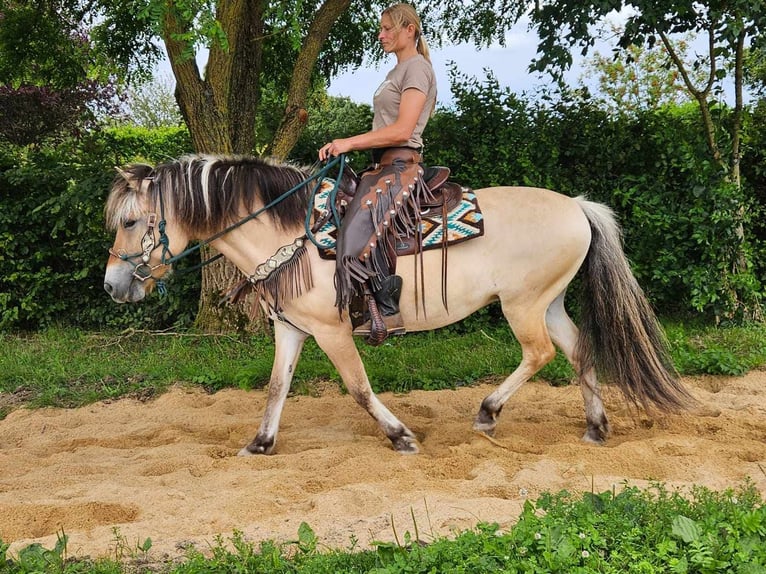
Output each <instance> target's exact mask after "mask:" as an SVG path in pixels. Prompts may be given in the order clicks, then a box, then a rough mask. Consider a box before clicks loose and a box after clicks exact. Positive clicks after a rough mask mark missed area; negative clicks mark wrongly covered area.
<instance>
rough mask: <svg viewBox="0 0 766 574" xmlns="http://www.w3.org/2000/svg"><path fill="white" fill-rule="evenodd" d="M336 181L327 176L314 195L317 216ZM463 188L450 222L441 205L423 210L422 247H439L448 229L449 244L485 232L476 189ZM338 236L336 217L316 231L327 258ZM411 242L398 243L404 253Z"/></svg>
mask: <svg viewBox="0 0 766 574" xmlns="http://www.w3.org/2000/svg"><path fill="white" fill-rule="evenodd" d="M334 184H335V182H333V181H328V180H325V181H324V182H323V183H322V185H321V186H319V189H318V190H317V192H316V193H315V195H314V220H315V221H316V220H317V219H318V218H319V217H321V214H322V213H324V212H325V211H326V209H327V208H326V206H327V199H328V197H329V196H330V193H331V192H332V190H333V186H334ZM462 189H463V198H462V199H461V201H460V203H458V204H457V206H456V207H455V208H454V209H452V211H450V212H449V213H448V214H447V222H446V225H445V222H444V221H443V219H444V218H443V217H442V212H441V209H440V208H436V209H431V210H428V211H426V212H423V213H421V216H420V217H421V223H420V229H421V233H422V242H421V245H422V248H423V250H424V251H425V250H427V249H436V248H441V247H442V241H443V237H444V233H445V228H446V233H447V245H452V244H454V243H460V242H461V241H467V240H469V239H473V238H474V237H480V236H482V235H484V218H483V216H482V214H481V209H480V208H479V201H478V198H477V197H476V194H475V193H474V192H473V190H471V189H468V188H467V187H464V188H462ZM337 238H338V229H337V227H336V226H335V224H334V223H333V221H328V222H327V223H325V224H324V225H323V226H322V227H321V228H320V229H318V230H317V231H316V232H315V233H314V238H313V239H314V243H315V244H316V245H317V247H318V248H319V255H320V257H322V258H323V259H335V242H336V241H337ZM410 247H411V246H410V244H409V243H407V242H404V243H402V244H401V249H400V246H397V252H399V254H400V255H402V254H406V253H408V252H410V253H411V252H412V250H411V249H407V248H410Z"/></svg>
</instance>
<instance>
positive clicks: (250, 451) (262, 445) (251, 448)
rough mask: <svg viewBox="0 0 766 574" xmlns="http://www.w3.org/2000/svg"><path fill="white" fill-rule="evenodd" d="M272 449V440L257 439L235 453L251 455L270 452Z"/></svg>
mask: <svg viewBox="0 0 766 574" xmlns="http://www.w3.org/2000/svg"><path fill="white" fill-rule="evenodd" d="M273 450H274V440H273V439H272V440H269V441H259V440H257V439H256V440H254V441H253V442H251V443H250V444H249V445H247V446H246V447H245V448H243V449H242V450H240V451H239V452H238V453H237V456H253V455H256V454H271V452H272V451H273Z"/></svg>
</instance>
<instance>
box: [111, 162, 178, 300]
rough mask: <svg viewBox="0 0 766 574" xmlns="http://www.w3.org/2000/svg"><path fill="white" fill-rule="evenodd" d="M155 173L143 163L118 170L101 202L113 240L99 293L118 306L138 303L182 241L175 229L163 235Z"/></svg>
mask: <svg viewBox="0 0 766 574" xmlns="http://www.w3.org/2000/svg"><path fill="white" fill-rule="evenodd" d="M155 175H156V172H155V171H154V169H153V168H152V167H151V166H149V165H144V164H134V165H130V166H127V167H125V168H118V169H117V176H116V178H115V180H114V183H113V184H112V189H111V192H110V193H109V197H108V199H107V203H106V208H105V210H104V216H105V221H106V224H107V227H108V228H109V229H110V230H112V231H114V232H115V239H114V244H113V245H112V247H111V248H110V249H109V260H108V262H107V265H106V274H105V276H104V289H105V290H106V292H107V293H109V295H110V296H111V297H112V299H113V300H114V301H116V302H118V303H128V302H130V303H132V302H136V301H141V300H142V299H143V298H144V297H145V296H146V295H147V293H150V292H151V291H152V290H153V289H154V288H155V287H156V286H157V282H158V281H159V280H160V279H161V278H162V277H163V276H164V275H165V274H166V273H167V272H168V271H169V270H170V269H171V267H170V264H169V262H168V259H169V257H170V256H171V254H172V252H173V251H172V250H173V249H176V250H180V249H183V247H185V245H186V243H188V241H186V240H185V239H184V237H183V234H182V233H181V231H180V230H174V231H173V233H172V234H167V233H166V226H167V225H168V222H167V220H166V216H167V206H166V205H165V200H164V199H163V197H162V191H161V189H159V187H158V185H157V180H156V178H155ZM170 236H172V237H173V243H174V245H171V241H170V239H169V237H170Z"/></svg>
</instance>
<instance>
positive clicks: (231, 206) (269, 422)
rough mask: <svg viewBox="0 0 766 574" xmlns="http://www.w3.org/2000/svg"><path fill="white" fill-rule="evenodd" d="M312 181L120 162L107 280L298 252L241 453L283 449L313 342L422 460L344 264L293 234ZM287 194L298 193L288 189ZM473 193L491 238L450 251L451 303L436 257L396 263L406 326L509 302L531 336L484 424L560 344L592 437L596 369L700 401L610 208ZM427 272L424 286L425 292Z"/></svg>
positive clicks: (249, 269)
mask: <svg viewBox="0 0 766 574" xmlns="http://www.w3.org/2000/svg"><path fill="white" fill-rule="evenodd" d="M309 175H310V174H309V173H308V172H307V170H305V169H303V168H299V167H296V166H293V165H289V164H284V163H279V162H276V161H272V160H264V159H258V158H251V157H221V156H210V155H194V156H185V157H183V158H180V159H178V160H176V161H172V162H168V163H165V164H162V165H158V166H156V167H151V166H146V165H131V166H127V167H126V168H124V169H122V170H119V175H118V176H117V178H116V179H115V182H114V185H113V187H112V190H111V192H110V194H109V197H108V200H107V204H106V208H105V217H106V222H107V225H108V227H109V228H110V229H112V230H114V231H115V232H116V237H115V241H114V245H113V247H112V248H111V249H110V258H109V261H108V263H107V267H106V275H105V278H104V287H105V289H106V291H107V292H108V293H109V295H110V296H111V297H112V299H113V300H114V301H117V302H121V303H122V302H136V301H139V300H141V299H143V298H144V297H145V295H146V294H147V293H148V292H149V291H151V290H152V289H153V288H154V286H155V284H156V282H157V281H158V280H159V279H160V277H161V276H162V275H163V274H164V273H165V272H166V271H168V270H169V269H170V266H169V262H170V261H172V257H171V255H172V254H174V253H175V254H178V253H180V252H182V251H183V250H184V249H185V248H186V246H187V245H188V244H189V242H191V241H194V240H206V239H207V241H209V243H210V245H212V246H213V247H214V248H215V249H216V250H217V251H219V252H220V253H221V254H223V255H224V256H225V257H226V258H228V259H229V260H230V261H232V262H233V263H234V264H235V265H236V266H237V267H238V268H239V269H240V270H241V271H242V273H243V274H245V276H249V277H250V276H252V277H255V275H254V272H255V270H256V269H257V268H260V269H263V265H264V263H265V262H268V261H269V260H271V259H273V258H274V256H275V254H276V253H278V252H280V249H281V248H285V246H293V247H291V249H292V250H293V251H297V252H298V253H296V254H295V256H296V257H297V258H298V259H299V260H300V265H296V266H294V268H295V269H302V272H301V274H302V275H303V277H302V278H296V277H289V278H288V282H289V283H290V284H292V285H293V289H292V291H291V293H290V294H289V295H288V296H284V295H283V296H282V297H281V298H280V300H279V301H278V302H277V303H276V304H275V302H274V301H273V300H271V301H267V300H264V305H265V306H266V307H267V309H268V311H269V312H270V314H271V318H272V319H273V320H274V336H275V344H276V348H275V357H274V364H273V368H272V372H271V377H270V381H269V388H268V398H267V404H266V408H265V412H264V415H263V419H262V421H261V424H260V428H259V429H258V432H257V434H256V436H255V438H254V439H253V440H252V442H250V444H248V445H247V446H246V447H244V448H243V449H242V451H241V452H240V454H243V455H244V454H269V453H271V452H273V450H274V448H275V445H276V439H277V431H278V427H279V420H280V416H281V413H282V409H283V406H284V403H285V399H286V397H287V394H288V390H289V388H290V382H291V379H292V376H293V373H294V371H295V367H296V363H297V362H298V358H299V355H300V353H301V349H302V347H303V344H304V341H305V340H306V338H307V337H309V336H313V337H314V339H315V340H316V343H317V344H318V346H319V347H320V348H321V349H322V350H323V351H324V352H325V353H326V354H327V356H328V357H329V358H330V360H331V361H332V363H333V365H334V366H335V368H336V369H337V370H338V373H339V375H340V376H341V378H342V380H343V383H344V384H345V386H346V388H347V389H348V391H349V393H350V394H351V396H352V397H353V398H354V399H355V400H356V402H357V403H358V404H359V405H361V406H362V407H363V408H364V409H365V410H366V411H367V412H368V413H369V414H370V415H371V416H372V417H373V418H374V419H375V420H376V421H377V422H378V424H379V425H380V428H381V429H382V431H383V432H384V433H385V435H386V436H387V437H388V438H389V439H390V440H391V442H392V444H393V447H394V449H395V450H397V451H399V452H402V453H416V452H418V445H417V440H416V438H415V435H414V434H413V433H412V432H411V431H410V429H408V428H407V427H406V426H405V425H404V424H403V423H402V422H401V421H400V420H399V419H398V418H397V417H396V416H395V415H394V414H393V413H392V412H391V411H390V410H389V409H388V408H386V406H385V405H384V404H383V403H382V402H381V401H380V400H379V399H378V397H377V396H376V395H375V394H374V393H373V391H372V389H371V387H370V382H369V380H368V378H367V374H366V372H365V368H364V365H363V364H362V360H361V358H360V356H359V353H358V351H357V348H356V346H355V343H354V340H353V338H352V328H351V323H350V321H349V317H348V314H347V312H346V311H344V312H343V313H339V310H338V309H337V308H336V307H335V306H334V302H335V286H334V282H333V278H334V270H335V263H334V261H330V260H325V259H321V258H320V257H319V254H318V251H317V248H316V247H315V246H314V245H313V244H312V243H311V242H309V241H305V244H303V245H300V244H301V242H300V241H299V242H298V243H297V244H296V243H295V240H296V238H301V237H304V236H305V235H306V231H305V221H306V219H307V217H306V216H307V211H308V210H310V209H311V198H310V196H311V195H312V193H311V191H310V188H311V185H309V184H307V183H306V179H307V178H308V177H309ZM290 189H294V190H296V191H295V193H285V192H286V191H287V190H290ZM475 193H476V195H477V196H478V199H479V202H480V206H481V209H482V212H483V216H484V221H485V224H484V225H485V232H484V235H483V236H482V237H479V238H476V239H472V240H470V241H466V242H464V243H460V244H457V245H454V246H451V247H450V248H449V271H448V273H449V275H448V276H449V284H448V289H447V293H446V298H447V300H446V302H447V306H446V307H445V305H444V304H443V301H442V294H441V264H442V255H441V253H440V251H439V250H434V251H426V252H424V253H422V254H421V255H417V256H408V257H401V258H400V260H399V265H398V274H399V275H401V276H402V277H403V281H404V283H403V285H404V286H403V290H402V296H401V302H400V304H401V312H402V316H403V319H404V325H405V327H406V329H407V331H424V330H429V329H436V328H439V327H443V326H445V325H449V324H451V323H455V322H457V321H460V320H461V319H463V318H465V317H467V316H468V315H470V314H471V313H473V312H474V311H476V310H478V309H480V308H482V307H484V306H485V305H487V304H489V303H491V302H493V301H499V302H500V305H501V307H502V312H503V314H504V316H505V318H506V319H507V320H508V323H509V325H510V327H511V329H512V331H513V334H514V335H515V337H516V338H517V339H518V341H519V343H520V344H521V349H522V360H521V362H520V364H519V365H518V367H517V368H516V370H515V371H513V373H511V374H510V376H508V377H507V378H506V379H505V381H504V382H503V383H502V384H500V385H499V386H498V388H497V389H496V390H495V391H494V392H492V393H491V394H489V395H488V396H487V397H486V398H485V399H484V400H483V401H482V403H481V405H480V408H479V412H478V414H477V416H476V419H475V421H474V429H476V430H477V431H480V432H483V433H486V434H488V435H492V433H493V432H494V430H495V426H496V424H497V420H498V415H499V414H500V411H501V409H502V408H503V405H504V404H505V403H506V401H508V399H509V398H510V397H511V396H512V395H513V394H514V393H515V392H516V391H517V390H518V389H519V388H520V387H521V385H523V384H524V383H525V382H526V381H527V380H528V379H529V378H530V377H532V376H533V375H534V374H535V373H537V372H538V371H539V370H540V369H541V368H542V367H543V366H544V365H545V364H546V363H548V362H549V361H551V360H552V359H553V357H554V355H555V347H554V345H555V346H557V347H558V348H560V349H561V350H562V352H563V353H564V355H565V356H566V357H567V359H568V360H569V362H570V363H571V364H572V365H573V367H574V370H575V372H576V373H577V376H578V379H579V384H580V388H581V391H582V395H583V399H584V402H585V421H586V430H585V434H584V436H583V440H585V441H587V442H591V443H597V444H601V443H603V442H604V441H605V440H606V438H607V435H608V434H609V431H610V428H609V423H608V419H607V416H606V413H605V411H604V405H603V403H602V400H601V396H600V392H599V382H598V380H597V375H598V376H599V377H601V378H602V379H603V380H605V381H606V382H610V383H613V384H615V385H616V386H617V387H618V388H619V389H620V390H621V391H622V393H623V395H624V396H625V397H626V399H627V400H628V402H629V403H631V404H633V405H635V406H638V407H642V408H645V409H647V411H654V410H659V411H666V412H673V411H678V410H681V409H683V408H685V407H686V406H688V405H689V404H690V403H691V401H692V399H691V397H690V396H689V394H688V393H687V392H686V390H685V389H684V388H683V386H682V385H681V384H680V382H679V380H678V377H677V375H676V373H675V370H674V369H673V366H672V363H671V361H670V358H669V354H668V351H667V348H666V344H665V339H664V335H663V333H662V330H661V328H660V326H659V324H658V322H657V320H656V318H655V316H654V314H653V312H652V309H651V307H650V305H649V303H648V301H647V300H646V297H645V296H644V294H643V292H642V290H641V288H640V287H639V285H638V283H637V281H636V279H635V277H634V276H633V274H632V272H631V270H630V267H629V264H628V261H627V259H626V257H625V255H624V252H623V248H622V243H621V240H622V238H621V232H620V229H619V227H618V224H617V222H616V220H615V217H614V216H613V214H612V212H611V211H610V209H609V208H607V207H606V206H604V205H602V204H599V203H594V202H591V201H588V200H586V199H585V198H583V197H577V198H570V197H567V196H564V195H561V194H558V193H556V192H553V191H550V190H546V189H538V188H527V187H494V188H485V189H479V190H476V192H475ZM237 223H239V225H236V226H232V224H237ZM224 230H227V231H226V232H223V231H224ZM158 234H159V235H158ZM296 245H300V247H296ZM282 251H284V249H282ZM415 258H417V262H418V265H415ZM416 267H418V269H417V270H416ZM421 271H422V272H423V274H424V275H423V278H424V281H425V284H424V285H425V289H424V290H422V292H421V293H418V294H417V295H416V285H417V284H419V283H420V281H421V277H420V273H421ZM578 271H580V273H581V276H582V282H583V298H582V307H581V316H582V319H581V322H580V323H581V324H580V326H579V328H578V327H577V326H575V324H574V323H573V321H572V320H571V319H570V317H569V315H568V314H567V311H566V310H565V308H564V295H565V292H566V289H567V286H568V285H569V284H570V282H571V281H572V280H573V278H574V277H575V275H576V274H577V273H578ZM290 273H295V271H290ZM306 275H307V276H306ZM300 282H302V286H300V285H299V286H297V287H296V283H300ZM423 298H424V299H423ZM447 309H448V310H447Z"/></svg>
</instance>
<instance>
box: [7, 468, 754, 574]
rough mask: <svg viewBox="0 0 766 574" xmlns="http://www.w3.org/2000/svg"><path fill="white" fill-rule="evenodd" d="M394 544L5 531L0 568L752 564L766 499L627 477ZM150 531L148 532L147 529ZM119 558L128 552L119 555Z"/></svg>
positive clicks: (609, 572)
mask: <svg viewBox="0 0 766 574" xmlns="http://www.w3.org/2000/svg"><path fill="white" fill-rule="evenodd" d="M394 534H395V540H396V542H395V543H388V542H385V543H384V542H378V543H374V544H373V548H372V549H370V550H358V549H357V548H356V541H354V540H352V541H351V545H350V547H349V549H348V550H346V551H342V550H327V549H323V548H321V544H320V541H319V540H318V538H317V536H316V535H315V534H314V532H313V531H312V530H311V528H310V526H309V525H307V524H302V525H301V527H300V529H299V531H298V537H297V539H296V540H294V541H292V542H287V543H281V544H278V543H275V542H273V541H266V542H261V543H259V544H255V543H252V542H250V541H248V540H246V539H245V537H244V536H243V534H242V533H241V532H236V531H235V532H234V533H233V534H232V536H231V537H229V538H228V539H224V538H223V537H221V536H219V537H218V538H216V540H215V542H214V544H213V545H212V546H211V547H210V548H209V549H208V551H207V552H205V553H204V554H203V553H202V552H200V551H199V550H197V549H195V548H191V549H190V550H189V551H188V553H187V556H186V558H185V559H184V560H182V561H181V562H180V563H161V562H159V563H155V562H152V561H151V560H148V552H149V548H151V545H150V544H147V543H146V542H145V543H144V544H143V545H141V546H138V547H137V551H136V552H137V557H136V558H135V559H134V560H132V561H127V562H125V561H118V560H101V561H92V560H90V559H77V560H73V559H69V558H67V557H66V536H65V535H63V533H62V534H61V535H59V537H58V543H57V544H56V546H55V547H54V548H53V549H51V550H46V549H45V548H43V547H42V546H40V545H39V544H34V545H31V546H29V547H27V548H25V549H23V550H21V551H20V552H19V553H18V555H17V556H15V557H13V556H8V553H7V548H8V546H7V545H4V544H2V542H1V541H0V574H31V573H37V572H43V573H48V572H50V573H54V574H80V573H88V574H102V573H103V574H112V573H114V574H117V573H126V574H127V573H130V572H147V573H148V572H162V573H173V574H203V573H204V574H214V573H221V574H224V573H230V572H237V573H239V572H241V573H262V574H272V573H306V574H336V573H349V574H351V573H362V572H367V573H371V574H405V573H407V574H420V573H422V574H432V573H445V574H447V573H470V574H484V573H494V572H504V573H509V574H522V573H524V574H549V573H561V574H564V573H566V574H596V573H602V574H692V573H694V574H713V573H724V572H726V573H738V574H756V573H763V572H766V506H764V504H763V500H762V498H761V495H760V494H759V492H758V491H757V490H756V489H755V487H754V486H753V485H752V484H751V483H745V484H744V485H742V486H741V487H739V488H737V489H727V490H725V491H722V492H716V491H712V490H709V489H706V488H702V487H695V488H693V489H692V490H691V491H686V492H682V491H680V490H669V489H667V488H666V487H665V486H664V485H662V484H656V485H653V486H651V487H649V488H645V489H639V488H637V487H634V486H628V485H622V486H621V488H619V489H618V488H617V487H615V488H613V489H612V490H610V491H606V492H601V493H592V492H588V493H584V494H578V495H575V494H572V493H569V492H566V491H561V492H558V493H544V494H543V495H541V496H540V498H539V499H538V500H537V501H535V502H533V501H527V502H526V503H525V504H524V508H523V511H522V513H521V515H520V516H519V519H518V522H517V523H516V524H515V525H514V526H513V527H512V528H510V529H509V530H507V531H502V530H501V529H500V528H499V527H498V526H497V525H496V524H479V525H478V526H477V527H476V528H474V529H472V530H466V531H463V532H460V533H457V534H456V535H455V536H454V537H453V538H447V537H428V538H430V539H429V540H424V539H421V534H420V533H419V531H418V529H417V525H415V534H414V535H413V534H411V533H410V532H406V533H405V534H404V537H403V539H402V540H399V537H398V536H396V532H394ZM147 540H148V539H147ZM123 558H124V555H123Z"/></svg>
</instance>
